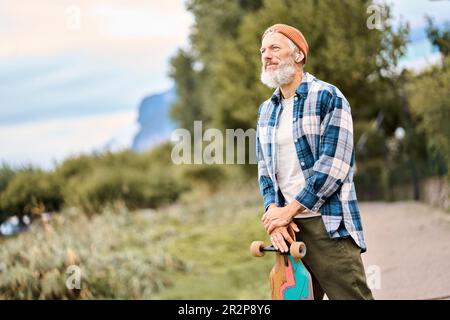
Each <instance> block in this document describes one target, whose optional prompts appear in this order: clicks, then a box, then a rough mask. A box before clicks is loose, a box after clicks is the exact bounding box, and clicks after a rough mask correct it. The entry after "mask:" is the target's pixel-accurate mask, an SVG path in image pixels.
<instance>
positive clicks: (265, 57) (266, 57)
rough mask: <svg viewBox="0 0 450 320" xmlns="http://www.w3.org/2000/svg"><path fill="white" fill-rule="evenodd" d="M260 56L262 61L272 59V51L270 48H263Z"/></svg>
mask: <svg viewBox="0 0 450 320" xmlns="http://www.w3.org/2000/svg"><path fill="white" fill-rule="evenodd" d="M261 58H262V59H263V61H264V62H268V61H270V60H271V59H272V53H271V52H270V50H265V51H264V52H263V53H262V55H261Z"/></svg>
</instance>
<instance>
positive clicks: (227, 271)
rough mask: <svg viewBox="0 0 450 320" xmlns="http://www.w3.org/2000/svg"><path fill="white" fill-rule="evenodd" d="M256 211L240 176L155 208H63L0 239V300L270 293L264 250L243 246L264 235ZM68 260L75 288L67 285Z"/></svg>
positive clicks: (251, 191) (251, 188)
mask: <svg viewBox="0 0 450 320" xmlns="http://www.w3.org/2000/svg"><path fill="white" fill-rule="evenodd" d="M261 210H262V204H261V198H260V195H259V192H258V190H257V186H256V185H254V184H248V185H244V186H242V185H234V186H228V187H224V188H222V189H221V190H219V192H217V193H215V194H213V195H211V194H208V192H206V191H205V190H202V189H198V190H195V191H194V193H191V194H186V195H185V196H184V197H183V198H182V199H180V200H179V201H178V203H176V204H173V205H171V206H166V207H164V208H161V209H158V210H139V211H134V212H129V211H127V210H125V209H122V210H115V212H112V211H111V210H107V209H105V212H103V214H101V215H96V216H93V217H90V218H89V217H87V216H86V215H84V214H82V212H79V211H78V210H76V209H71V210H66V211H63V212H61V213H59V214H57V215H55V216H54V218H53V219H52V220H51V221H50V224H49V225H48V226H47V227H46V228H44V226H42V225H40V224H33V225H32V227H31V229H30V230H29V231H27V232H25V233H22V234H20V235H18V236H16V237H13V238H7V239H3V240H1V243H0V266H2V267H1V268H0V270H2V271H0V298H2V299H17V298H19V299H52V298H53V299H74V298H82V299H269V298H270V289H269V283H268V275H269V271H270V268H271V266H272V263H273V257H271V256H267V257H265V258H262V259H257V258H253V257H251V256H250V254H249V249H248V248H249V245H250V243H251V242H252V241H253V240H260V239H261V240H266V239H267V237H266V235H265V232H264V229H263V227H262V225H261V223H260V222H259V218H260V216H261V213H262V211H261ZM117 211H118V212H117ZM72 264H75V265H77V266H79V267H80V270H81V272H82V277H81V290H69V289H67V288H66V281H67V279H68V277H69V274H67V268H68V266H69V265H72Z"/></svg>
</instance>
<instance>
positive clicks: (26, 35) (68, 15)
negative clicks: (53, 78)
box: [0, 0, 193, 57]
mask: <svg viewBox="0 0 450 320" xmlns="http://www.w3.org/2000/svg"><path fill="white" fill-rule="evenodd" d="M0 1H1V0H0ZM192 21H193V18H192V17H191V15H190V14H189V13H187V12H186V10H185V8H184V4H183V2H182V1H176V0H168V1H165V2H164V3H163V2H162V1H136V0H135V1H120V0H111V1H107V2H106V1H100V0H84V1H83V0H79V1H67V0H66V1H64V0H63V1H54V0H41V1H35V2H30V1H25V0H17V1H13V2H11V1H8V4H7V5H6V1H1V2H0V37H1V38H2V46H0V57H11V56H17V55H25V56H30V55H49V54H56V53H61V52H62V53H64V52H69V51H73V50H76V51H79V50H80V49H81V50H82V51H83V52H84V53H85V54H97V55H101V56H106V57H108V56H111V55H113V56H117V55H124V54H130V53H132V52H135V53H136V55H139V54H138V53H139V52H141V53H144V54H146V55H147V56H148V55H149V54H150V55H151V54H153V55H154V56H158V55H161V54H166V53H167V51H168V50H169V51H170V50H172V51H173V48H174V47H175V46H177V45H180V44H184V43H185V42H186V40H187V36H188V33H189V27H190V25H191V24H192Z"/></svg>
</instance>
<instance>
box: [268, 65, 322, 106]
mask: <svg viewBox="0 0 450 320" xmlns="http://www.w3.org/2000/svg"><path fill="white" fill-rule="evenodd" d="M313 80H314V76H313V75H312V74H310V73H308V72H304V74H303V79H302V82H300V85H299V86H298V88H297V90H296V91H295V92H296V93H297V94H298V95H300V96H302V97H303V98H306V97H307V95H308V91H309V88H310V87H311V83H312V82H313ZM270 100H272V103H273V104H274V105H278V103H279V102H280V101H281V89H280V88H277V89H276V90H275V91H274V92H273V94H272V97H271V98H270Z"/></svg>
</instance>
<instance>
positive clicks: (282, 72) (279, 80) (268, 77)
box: [261, 60, 295, 89]
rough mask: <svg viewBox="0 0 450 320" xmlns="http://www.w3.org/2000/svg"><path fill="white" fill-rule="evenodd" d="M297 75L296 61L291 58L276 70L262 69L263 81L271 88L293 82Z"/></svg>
mask: <svg viewBox="0 0 450 320" xmlns="http://www.w3.org/2000/svg"><path fill="white" fill-rule="evenodd" d="M294 76H295V63H294V62H293V61H291V60H289V61H288V62H284V63H282V64H279V65H278V69H276V70H273V71H271V70H269V71H266V70H264V66H262V69H261V82H262V83H263V84H265V85H266V86H268V87H269V88H274V89H276V88H278V87H281V86H283V85H285V84H289V83H291V82H292V80H293V79H294Z"/></svg>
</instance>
